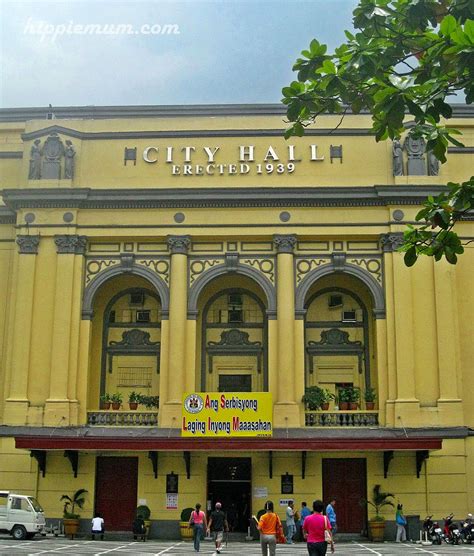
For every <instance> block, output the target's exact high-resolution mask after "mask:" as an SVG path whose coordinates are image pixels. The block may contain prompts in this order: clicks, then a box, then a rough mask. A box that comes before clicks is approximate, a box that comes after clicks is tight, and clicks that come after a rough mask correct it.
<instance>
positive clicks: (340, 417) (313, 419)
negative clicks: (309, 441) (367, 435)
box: [305, 410, 379, 427]
mask: <svg viewBox="0 0 474 556" xmlns="http://www.w3.org/2000/svg"><path fill="white" fill-rule="evenodd" d="M378 424H379V412H378V411H357V410H355V411H352V410H351V411H306V412H305V425H306V426H307V427H374V426H375V427H377V426H378Z"/></svg>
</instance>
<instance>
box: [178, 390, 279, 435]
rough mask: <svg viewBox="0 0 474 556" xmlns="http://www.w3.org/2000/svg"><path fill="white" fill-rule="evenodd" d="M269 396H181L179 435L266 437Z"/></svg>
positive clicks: (270, 413) (270, 428) (270, 424)
mask: <svg viewBox="0 0 474 556" xmlns="http://www.w3.org/2000/svg"><path fill="white" fill-rule="evenodd" d="M272 417H273V404H272V395H271V394H270V393H269V392H254V393H250V392H225V393H224V392H193V393H187V394H184V396H183V417H182V423H181V435H182V436H190V437H194V438H203V437H216V436H217V437H226V438H232V437H244V436H247V437H248V436H254V437H255V436H258V437H265V436H266V437H269V436H272V432H273V422H272Z"/></svg>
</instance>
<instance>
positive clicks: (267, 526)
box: [253, 500, 282, 556]
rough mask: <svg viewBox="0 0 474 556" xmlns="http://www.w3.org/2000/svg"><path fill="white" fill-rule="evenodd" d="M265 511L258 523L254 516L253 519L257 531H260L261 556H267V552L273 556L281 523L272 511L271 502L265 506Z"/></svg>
mask: <svg viewBox="0 0 474 556" xmlns="http://www.w3.org/2000/svg"><path fill="white" fill-rule="evenodd" d="M265 510H266V513H264V514H263V515H262V517H261V518H260V521H258V520H257V518H256V517H255V516H253V518H254V520H255V521H256V522H257V529H258V530H259V531H260V546H261V547H262V556H267V550H268V551H269V552H270V556H275V553H276V537H277V530H281V528H282V527H281V521H280V518H279V517H278V516H277V514H276V513H275V512H274V511H273V502H272V501H271V500H269V501H268V502H267V503H266V504H265ZM267 547H268V548H267Z"/></svg>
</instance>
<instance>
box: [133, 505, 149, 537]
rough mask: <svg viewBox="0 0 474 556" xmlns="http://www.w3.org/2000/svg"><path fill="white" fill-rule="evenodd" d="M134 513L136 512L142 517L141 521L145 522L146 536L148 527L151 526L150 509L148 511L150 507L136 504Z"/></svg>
mask: <svg viewBox="0 0 474 556" xmlns="http://www.w3.org/2000/svg"><path fill="white" fill-rule="evenodd" d="M136 513H137V517H141V518H142V519H143V521H144V522H145V528H146V536H147V537H148V536H149V533H150V527H151V520H150V516H151V511H150V508H149V507H148V506H145V505H141V506H138V508H137V512H136Z"/></svg>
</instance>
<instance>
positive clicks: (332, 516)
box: [326, 498, 337, 537]
mask: <svg viewBox="0 0 474 556" xmlns="http://www.w3.org/2000/svg"><path fill="white" fill-rule="evenodd" d="M335 506H336V499H335V498H331V501H330V502H329V504H328V505H327V506H326V516H327V518H328V519H329V523H330V524H331V529H332V531H331V532H332V536H333V537H334V535H335V534H336V533H337V522H336V511H335V510H334V508H335Z"/></svg>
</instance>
